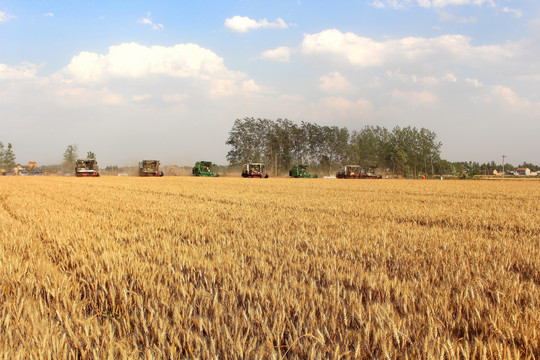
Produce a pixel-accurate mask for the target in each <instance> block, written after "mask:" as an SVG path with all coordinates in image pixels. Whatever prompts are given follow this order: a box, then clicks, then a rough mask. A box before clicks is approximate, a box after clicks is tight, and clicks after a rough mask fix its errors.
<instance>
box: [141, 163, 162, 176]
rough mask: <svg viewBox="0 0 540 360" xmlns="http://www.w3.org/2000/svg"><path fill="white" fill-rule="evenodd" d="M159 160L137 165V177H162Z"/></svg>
mask: <svg viewBox="0 0 540 360" xmlns="http://www.w3.org/2000/svg"><path fill="white" fill-rule="evenodd" d="M159 165H160V162H159V160H143V161H141V162H140V163H139V176H163V171H159Z"/></svg>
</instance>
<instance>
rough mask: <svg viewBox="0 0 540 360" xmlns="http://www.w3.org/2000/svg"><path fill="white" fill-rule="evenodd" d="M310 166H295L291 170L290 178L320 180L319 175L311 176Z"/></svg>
mask: <svg viewBox="0 0 540 360" xmlns="http://www.w3.org/2000/svg"><path fill="white" fill-rule="evenodd" d="M308 167H309V165H307V164H298V165H294V166H293V167H292V169H291V170H289V176H290V177H293V178H303V179H311V178H313V179H315V178H318V175H317V174H310V173H309V171H308Z"/></svg>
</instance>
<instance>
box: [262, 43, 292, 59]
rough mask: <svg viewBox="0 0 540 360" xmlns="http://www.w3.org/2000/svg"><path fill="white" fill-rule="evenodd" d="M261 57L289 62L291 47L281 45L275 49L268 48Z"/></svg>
mask: <svg viewBox="0 0 540 360" xmlns="http://www.w3.org/2000/svg"><path fill="white" fill-rule="evenodd" d="M260 58H261V59H265V60H272V61H277V62H289V61H290V60H291V49H290V48H288V47H286V46H280V47H277V48H275V49H273V50H266V51H264V52H263V53H262V54H261V56H260Z"/></svg>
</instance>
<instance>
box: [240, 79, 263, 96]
mask: <svg viewBox="0 0 540 360" xmlns="http://www.w3.org/2000/svg"><path fill="white" fill-rule="evenodd" d="M242 90H243V91H245V92H249V93H254V92H260V91H261V90H262V88H261V87H260V86H259V85H257V84H256V83H255V81H253V80H245V81H243V82H242Z"/></svg>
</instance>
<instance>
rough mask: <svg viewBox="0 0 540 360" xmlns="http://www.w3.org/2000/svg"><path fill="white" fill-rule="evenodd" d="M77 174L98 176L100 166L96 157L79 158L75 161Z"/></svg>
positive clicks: (79, 175) (80, 175)
mask: <svg viewBox="0 0 540 360" xmlns="http://www.w3.org/2000/svg"><path fill="white" fill-rule="evenodd" d="M75 176H77V177H98V176H99V168H98V164H97V161H96V159H77V161H76V162H75Z"/></svg>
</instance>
